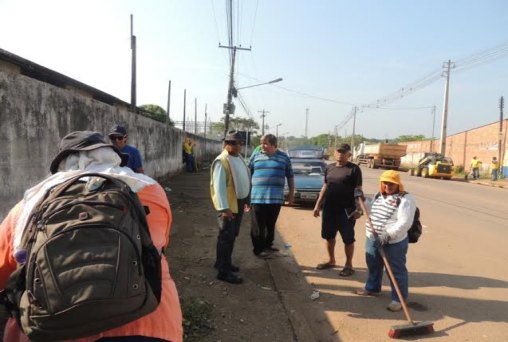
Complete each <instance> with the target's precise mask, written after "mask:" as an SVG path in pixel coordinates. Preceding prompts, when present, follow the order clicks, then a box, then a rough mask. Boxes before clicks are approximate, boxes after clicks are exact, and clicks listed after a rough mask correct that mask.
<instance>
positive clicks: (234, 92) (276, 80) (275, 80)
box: [233, 77, 282, 97]
mask: <svg viewBox="0 0 508 342" xmlns="http://www.w3.org/2000/svg"><path fill="white" fill-rule="evenodd" d="M280 81H282V77H279V78H276V79H274V80H271V81H269V82H263V83H258V84H253V85H250V86H246V87H240V88H235V87H233V96H234V97H237V96H238V90H241V89H247V88H252V87H257V86H262V85H265V84H273V83H277V82H280Z"/></svg>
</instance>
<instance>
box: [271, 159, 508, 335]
mask: <svg viewBox="0 0 508 342" xmlns="http://www.w3.org/2000/svg"><path fill="white" fill-rule="evenodd" d="M362 170H363V173H364V190H365V192H366V193H367V194H373V193H375V192H376V191H377V179H378V177H379V174H380V173H381V172H382V170H372V169H367V168H362ZM402 180H403V182H404V184H405V185H406V189H407V191H409V192H411V193H413V194H414V195H415V197H416V198H417V205H418V206H419V208H420V210H421V212H422V222H423V224H424V235H423V236H422V238H421V241H420V242H418V243H417V244H415V245H411V246H410V252H409V255H408V268H409V270H410V299H409V301H410V304H411V307H412V308H413V311H412V312H413V314H414V318H415V320H417V321H421V320H429V321H434V322H435V330H436V332H435V333H434V334H433V335H431V336H429V337H428V338H429V339H431V340H442V339H443V340H444V339H446V340H448V341H505V340H506V339H507V337H506V336H508V324H507V323H508V315H507V312H508V271H507V266H506V265H507V264H508V252H507V246H508V201H507V198H508V189H503V188H497V187H486V186H482V185H477V184H471V183H464V182H456V181H444V180H434V179H422V178H416V177H410V176H409V175H408V174H403V177H402ZM278 231H279V233H280V238H281V240H280V241H279V243H280V244H281V245H282V244H283V243H289V244H291V245H292V247H291V248H290V249H289V251H287V252H286V254H289V255H290V256H293V258H294V259H293V258H280V259H278V260H274V261H270V265H271V267H272V269H274V271H275V273H276V274H278V275H279V278H280V279H277V278H276V280H278V281H279V285H278V287H279V288H280V289H282V293H283V294H284V293H286V294H287V296H286V297H284V296H283V297H282V298H283V299H284V298H285V300H286V305H288V306H290V309H291V308H292V309H293V312H299V317H298V322H301V321H302V320H303V321H305V322H306V323H307V326H308V328H310V330H311V331H312V332H313V333H314V336H315V337H316V340H320V341H333V340H342V341H385V340H389V338H388V337H387V335H386V333H387V331H388V330H389V328H390V326H392V325H395V324H404V323H405V318H404V314H403V313H402V312H399V313H391V312H389V311H387V310H386V309H385V306H386V304H387V303H388V302H389V286H388V282H387V281H386V282H385V286H384V287H383V295H382V296H381V297H379V298H363V297H358V296H355V295H354V294H353V293H352V291H353V290H355V289H358V288H361V287H362V286H363V283H364V281H365V278H366V269H365V262H364V254H363V250H364V248H363V243H364V219H360V220H359V221H358V223H357V229H356V232H357V244H356V248H357V249H356V255H355V260H354V263H355V267H356V274H355V275H354V276H353V277H351V278H341V277H339V276H338V270H323V271H318V270H316V269H315V265H316V264H317V263H319V262H321V261H323V260H325V258H326V254H325V250H324V242H323V241H322V240H321V238H320V233H319V232H320V220H319V219H315V218H313V217H312V211H311V208H308V207H307V208H305V207H284V208H283V211H282V214H281V216H280V219H279V225H278ZM282 254H284V253H282ZM337 255H338V262H339V263H341V262H343V260H344V259H343V251H342V249H341V246H340V245H338V249H337ZM281 260H284V263H281ZM276 268H279V269H276ZM284 268H286V271H287V272H295V270H299V271H301V272H302V273H303V275H304V278H303V279H305V282H306V284H300V285H301V286H300V288H301V289H302V291H304V292H306V293H298V292H297V291H295V289H294V288H292V289H290V288H289V287H288V290H287V292H284V288H285V286H286V285H288V282H289V281H290V280H291V279H290V278H289V279H285V278H284V274H285V272H283V271H284ZM305 285H307V287H305ZM309 285H310V286H309ZM312 288H315V289H317V290H319V291H320V298H319V299H317V300H315V301H313V302H312V301H311V300H310V298H309V296H310V294H311V290H312Z"/></svg>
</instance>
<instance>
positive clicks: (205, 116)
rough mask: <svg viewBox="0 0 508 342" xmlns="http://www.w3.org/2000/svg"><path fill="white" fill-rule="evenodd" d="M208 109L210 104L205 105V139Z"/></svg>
mask: <svg viewBox="0 0 508 342" xmlns="http://www.w3.org/2000/svg"><path fill="white" fill-rule="evenodd" d="M207 107H208V103H206V104H205V129H204V130H203V132H204V136H203V137H204V138H205V139H206V120H207V118H208V113H207V112H206V109H207Z"/></svg>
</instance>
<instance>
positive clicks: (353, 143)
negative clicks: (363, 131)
mask: <svg viewBox="0 0 508 342" xmlns="http://www.w3.org/2000/svg"><path fill="white" fill-rule="evenodd" d="M355 126H356V107H353V134H352V135H351V151H354V149H355Z"/></svg>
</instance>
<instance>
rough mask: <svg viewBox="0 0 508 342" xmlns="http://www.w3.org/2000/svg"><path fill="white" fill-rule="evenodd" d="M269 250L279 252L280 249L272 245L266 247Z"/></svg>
mask: <svg viewBox="0 0 508 342" xmlns="http://www.w3.org/2000/svg"><path fill="white" fill-rule="evenodd" d="M266 251H267V252H278V251H279V249H278V248H277V247H273V246H270V247H268V248H267V249H266Z"/></svg>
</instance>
